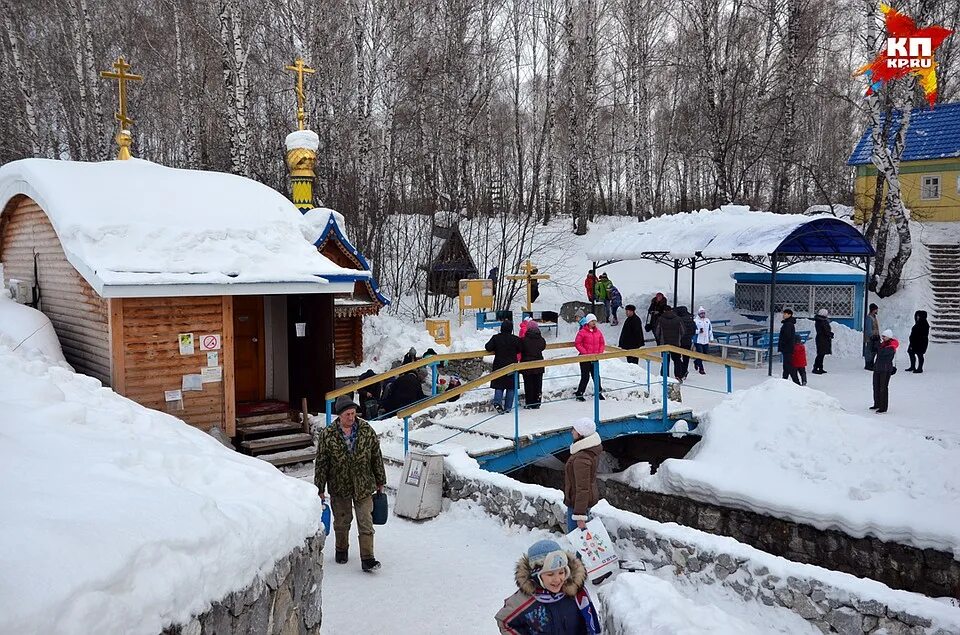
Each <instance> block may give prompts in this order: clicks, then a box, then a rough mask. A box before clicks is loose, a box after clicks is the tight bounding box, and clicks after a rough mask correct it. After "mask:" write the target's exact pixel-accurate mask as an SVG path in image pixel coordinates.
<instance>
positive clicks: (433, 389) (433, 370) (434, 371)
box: [430, 364, 440, 397]
mask: <svg viewBox="0 0 960 635" xmlns="http://www.w3.org/2000/svg"><path fill="white" fill-rule="evenodd" d="M439 375H440V369H439V368H437V365H436V364H430V377H431V379H430V384H431V386H430V395H431V396H432V397H436V396H437V378H438V377H439Z"/></svg>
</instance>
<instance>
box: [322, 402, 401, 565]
mask: <svg viewBox="0 0 960 635" xmlns="http://www.w3.org/2000/svg"><path fill="white" fill-rule="evenodd" d="M357 408H358V406H357V404H355V403H353V402H352V401H351V400H350V399H349V398H345V397H341V398H340V399H338V400H337V403H336V406H335V410H336V413H337V418H336V419H334V421H333V423H331V425H329V426H327V427H326V428H324V429H323V431H322V432H320V436H319V440H318V443H317V460H316V472H315V476H314V483H315V484H316V486H317V489H318V490H319V492H320V496H321V497H323V496H324V490H327V489H328V490H329V491H330V508H331V510H332V511H333V531H334V536H335V538H336V561H337V562H338V563H341V564H342V563H344V562H346V561H347V559H348V553H347V552H348V548H349V545H350V525H351V524H353V512H354V511H356V514H357V527H358V529H359V532H360V563H361V566H362V567H363V570H364V571H374V570H376V569H379V568H380V563H379V562H378V561H377V559H376V558H375V557H374V555H373V498H372V495H373V492H374V491H375V490H376V491H377V492H378V493H379V492H382V491H383V486H384V485H385V484H386V482H387V475H386V471H385V470H384V469H383V455H382V454H381V453H380V439H379V438H378V437H377V433H376V432H374V430H373V428H372V427H370V424H369V423H367V422H366V421H364V420H363V419H361V418H360V417H358V416H357Z"/></svg>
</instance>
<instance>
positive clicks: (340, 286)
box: [0, 159, 370, 449]
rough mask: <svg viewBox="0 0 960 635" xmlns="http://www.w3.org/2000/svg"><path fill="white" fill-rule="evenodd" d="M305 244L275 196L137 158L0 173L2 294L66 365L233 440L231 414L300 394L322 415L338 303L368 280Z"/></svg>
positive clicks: (16, 165) (295, 220) (290, 211)
mask: <svg viewBox="0 0 960 635" xmlns="http://www.w3.org/2000/svg"><path fill="white" fill-rule="evenodd" d="M308 233H309V230H308V228H307V226H306V224H305V221H304V219H303V217H302V215H301V213H300V212H299V211H298V210H297V208H296V207H294V206H293V204H292V203H290V202H289V201H288V200H287V199H286V198H284V197H283V196H282V195H281V194H279V193H277V192H275V191H274V190H272V189H270V188H268V187H266V186H264V185H262V184H259V183H256V182H254V181H251V180H249V179H244V178H241V177H237V176H233V175H229V174H222V173H216V172H202V171H194V170H175V169H172V168H167V167H164V166H160V165H156V164H154V163H150V162H147V161H140V160H129V161H107V162H102V163H84V162H73V161H51V160H46V159H25V160H21V161H14V162H12V163H8V164H7V165H5V166H3V167H0V264H2V267H3V282H4V285H5V286H8V287H10V286H13V287H17V288H19V290H20V291H21V294H20V295H21V298H25V299H26V301H27V302H28V303H29V304H31V305H33V306H35V308H38V309H39V310H41V311H42V312H43V313H44V314H46V315H47V316H48V317H49V318H50V320H51V322H52V323H53V326H54V328H55V330H56V332H57V335H58V337H59V339H60V342H61V345H62V348H63V352H64V355H65V357H66V358H67V361H68V362H70V364H72V365H73V367H74V368H75V369H76V370H77V371H78V372H81V373H84V374H87V375H90V376H92V377H95V378H97V379H99V380H100V381H101V382H102V383H103V384H104V385H105V386H110V387H112V388H113V390H114V391H116V392H117V393H119V394H122V395H125V396H127V397H129V398H130V399H132V400H134V401H136V402H138V403H140V404H143V405H145V406H148V407H151V408H155V409H158V410H164V411H167V412H170V413H171V414H174V415H175V416H177V417H178V418H180V419H183V420H184V421H186V422H187V423H189V424H191V425H194V426H197V427H198V428H201V429H205V430H206V429H209V428H210V427H212V426H220V427H221V428H222V429H223V430H224V431H225V432H226V433H227V434H228V435H230V436H234V435H235V434H237V418H238V410H239V411H240V413H241V415H242V414H244V413H253V414H256V413H257V412H260V411H263V408H264V404H267V403H274V404H276V403H279V404H283V406H284V408H286V407H288V405H289V404H292V405H293V408H294V409H299V405H300V401H301V399H302V398H307V399H308V401H309V403H310V407H311V409H312V410H313V411H320V410H322V408H323V395H324V393H325V392H326V391H328V390H331V389H332V388H333V387H334V381H335V377H334V375H335V369H334V364H333V351H332V350H331V343H332V341H333V332H334V300H333V298H334V295H335V294H344V293H347V294H349V293H353V292H355V291H356V289H357V286H358V285H361V284H364V282H365V281H367V280H369V278H370V274H369V272H366V271H359V270H356V269H346V268H344V267H341V266H339V265H337V264H335V263H334V262H332V261H331V260H329V259H327V258H325V257H324V256H322V255H321V254H320V253H319V252H318V250H317V249H316V247H315V246H314V245H313V244H312V243H311V242H310V241H309V240H308V239H307V237H306V235H307V234H308ZM24 290H25V292H24ZM325 360H329V361H325ZM281 449H282V448H281Z"/></svg>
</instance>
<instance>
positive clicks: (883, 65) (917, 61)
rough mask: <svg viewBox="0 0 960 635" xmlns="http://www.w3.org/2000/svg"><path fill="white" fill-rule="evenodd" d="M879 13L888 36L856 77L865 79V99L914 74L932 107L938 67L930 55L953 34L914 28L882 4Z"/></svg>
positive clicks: (939, 29)
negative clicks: (871, 59) (882, 16)
mask: <svg viewBox="0 0 960 635" xmlns="http://www.w3.org/2000/svg"><path fill="white" fill-rule="evenodd" d="M880 10H881V11H882V12H883V15H884V21H885V23H886V28H887V33H888V37H887V43H886V46H884V47H883V50H882V51H881V52H880V54H879V55H877V57H876V58H874V60H873V61H872V62H870V63H869V64H866V65H864V66H861V67H860V68H859V69H858V70H857V72H856V75H866V76H867V81H868V82H869V84H868V86H867V95H872V94H873V93H874V92H875V91H877V90H879V89H880V87H882V86H883V85H884V84H885V83H886V82H888V81H890V80H893V79H899V78H901V77H906V76H907V75H909V74H911V73H913V74H915V75H916V76H917V78H918V79H919V82H920V87H921V88H922V89H923V92H924V94H925V95H926V97H927V102H929V104H930V106H931V107H933V104H934V103H936V101H937V63H936V61H935V60H934V59H933V52H934V51H935V50H937V47H939V46H940V45H941V44H943V41H944V40H945V39H947V36H948V35H950V34H951V33H952V31H950V30H949V29H945V28H943V27H942V26H926V27H923V28H922V29H920V28H917V24H916V22H914V21H913V19H912V18H910V17H908V16H906V15H904V14H902V13H900V12H898V11H897V10H896V9H891V8H890V7H888V6H887V5H885V4H881V5H880Z"/></svg>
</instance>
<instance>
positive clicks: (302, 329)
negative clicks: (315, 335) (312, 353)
mask: <svg viewBox="0 0 960 635" xmlns="http://www.w3.org/2000/svg"><path fill="white" fill-rule="evenodd" d="M296 328H297V337H306V336H307V323H306V322H296Z"/></svg>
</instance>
